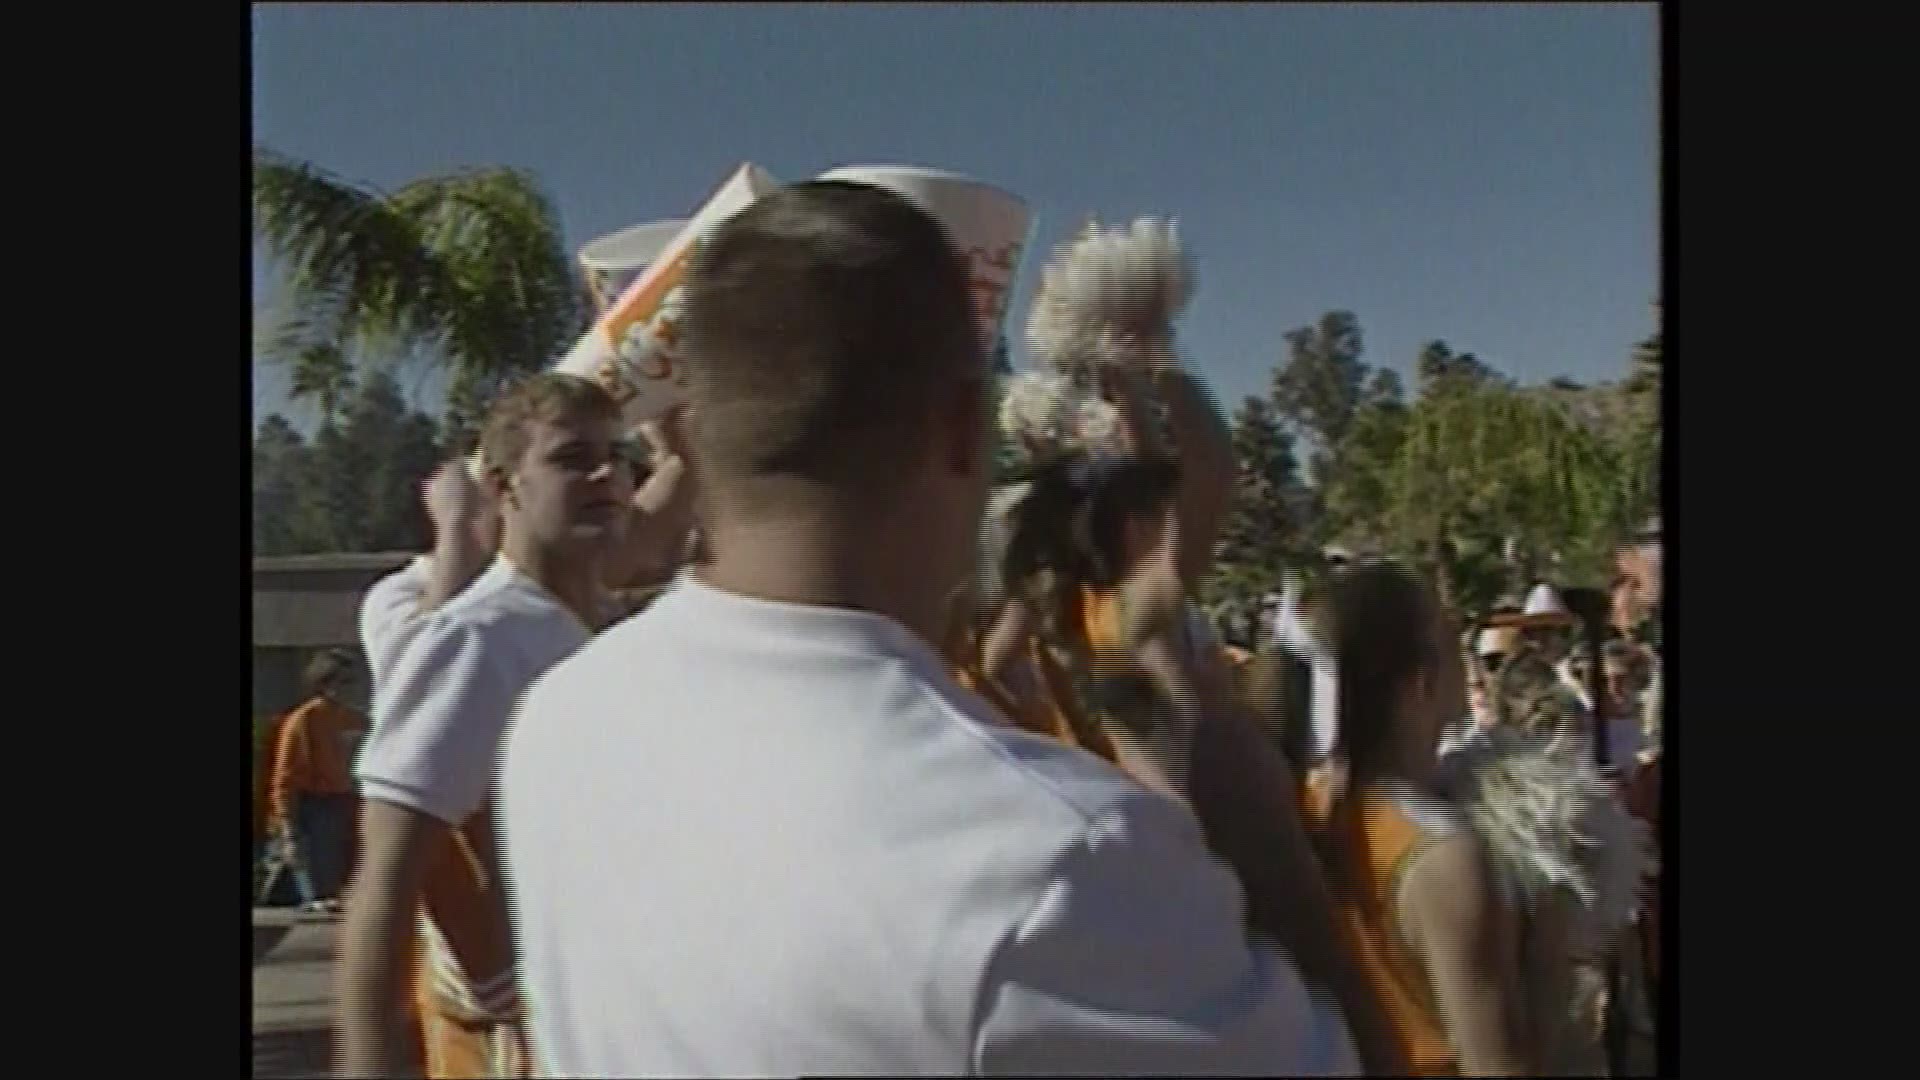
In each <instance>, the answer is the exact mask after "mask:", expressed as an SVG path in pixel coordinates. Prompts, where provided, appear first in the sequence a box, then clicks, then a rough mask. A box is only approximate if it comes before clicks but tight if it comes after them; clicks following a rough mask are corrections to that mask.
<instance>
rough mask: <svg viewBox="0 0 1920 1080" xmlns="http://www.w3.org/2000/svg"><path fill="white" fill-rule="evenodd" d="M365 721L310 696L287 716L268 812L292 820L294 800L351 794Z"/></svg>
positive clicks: (278, 740)
mask: <svg viewBox="0 0 1920 1080" xmlns="http://www.w3.org/2000/svg"><path fill="white" fill-rule="evenodd" d="M366 731H367V720H366V717H364V716H361V715H360V714H359V713H357V712H354V711H353V710H352V709H349V708H347V707H346V706H344V705H337V704H335V703H333V702H332V701H329V700H327V699H326V698H325V697H315V698H313V699H312V700H310V701H308V702H307V703H306V704H304V705H301V706H300V707H299V708H297V709H295V710H293V712H291V713H289V714H288V715H287V718H286V719H285V720H284V721H282V722H281V724H280V732H279V735H278V736H277V737H276V739H275V747H274V755H273V774H272V779H271V780H269V782H268V785H267V792H268V794H267V799H268V803H269V805H270V807H271V812H272V813H273V814H274V815H275V816H276V817H277V818H278V819H279V820H281V821H291V820H293V801H294V798H295V797H296V796H299V795H351V794H352V793H353V752H354V748H355V747H356V746H358V745H359V742H360V738H361V737H362V736H363V735H365V734H366Z"/></svg>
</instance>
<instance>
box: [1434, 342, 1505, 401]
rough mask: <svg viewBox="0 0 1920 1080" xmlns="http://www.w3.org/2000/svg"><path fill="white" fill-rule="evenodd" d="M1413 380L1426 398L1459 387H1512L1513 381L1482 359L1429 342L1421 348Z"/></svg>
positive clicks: (1443, 343)
mask: <svg viewBox="0 0 1920 1080" xmlns="http://www.w3.org/2000/svg"><path fill="white" fill-rule="evenodd" d="M1414 377H1415V379H1416V380H1417V381H1416V385H1417V386H1418V387H1419V389H1420V394H1421V396H1423V397H1424V396H1426V395H1428V394H1434V393H1442V392H1445V391H1447V390H1449V389H1453V388H1456V387H1458V388H1472V387H1477V386H1486V385H1495V386H1511V385H1513V381H1512V380H1511V379H1508V378H1507V377H1506V376H1504V375H1502V374H1500V373H1499V372H1498V371H1495V370H1494V369H1493V368H1492V367H1491V366H1490V365H1488V364H1487V363H1486V362H1484V361H1482V360H1481V359H1480V358H1479V357H1477V356H1475V355H1473V354H1472V353H1458V354H1456V353H1454V351H1453V350H1452V349H1450V348H1448V347H1447V343H1446V342H1444V341H1429V342H1427V343H1426V344H1425V345H1423V346H1421V347H1420V357H1419V359H1417V360H1416V361H1414Z"/></svg>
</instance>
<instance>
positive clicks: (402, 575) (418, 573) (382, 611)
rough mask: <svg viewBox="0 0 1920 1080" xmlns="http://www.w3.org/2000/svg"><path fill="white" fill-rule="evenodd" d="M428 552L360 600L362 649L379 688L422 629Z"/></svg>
mask: <svg viewBox="0 0 1920 1080" xmlns="http://www.w3.org/2000/svg"><path fill="white" fill-rule="evenodd" d="M427 575H428V564H427V557H426V556H425V555H421V556H417V557H415V559H414V560H413V561H412V562H410V563H408V564H407V565H405V566H403V567H401V568H400V569H398V570H395V571H394V572H393V573H391V574H388V575H387V576H386V577H383V578H381V579H380V580H379V581H376V582H374V583H373V587H372V588H370V589H368V590H367V595H366V597H365V598H363V599H362V600H361V601H360V648H361V649H363V650H365V652H366V654H367V668H368V670H370V671H371V672H372V673H373V685H374V688H375V690H376V691H377V690H378V689H379V687H380V686H381V685H382V684H384V683H385V682H386V681H387V675H388V673H389V672H391V671H392V670H393V665H394V662H395V661H397V660H399V659H400V654H401V652H403V651H404V650H405V649H406V647H407V642H409V641H412V640H413V633H414V631H415V630H418V629H419V628H420V623H421V612H420V601H421V600H422V599H424V598H425V597H426V595H427V584H428V582H427Z"/></svg>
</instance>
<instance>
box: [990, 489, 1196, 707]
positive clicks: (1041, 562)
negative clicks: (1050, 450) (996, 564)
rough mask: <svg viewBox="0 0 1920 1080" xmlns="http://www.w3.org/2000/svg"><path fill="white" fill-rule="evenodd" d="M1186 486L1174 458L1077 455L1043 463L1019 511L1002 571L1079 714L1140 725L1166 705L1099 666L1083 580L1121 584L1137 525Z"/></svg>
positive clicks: (1100, 584) (1013, 515)
mask: <svg viewBox="0 0 1920 1080" xmlns="http://www.w3.org/2000/svg"><path fill="white" fill-rule="evenodd" d="M1179 487H1180V468H1179V466H1178V465H1177V464H1175V463H1174V462H1172V461H1168V460H1163V459H1147V460H1135V459H1123V458H1108V457H1097V458H1096V457H1088V456H1087V455H1084V454H1074V455H1070V456H1066V457H1062V458H1059V459H1055V460H1052V461H1048V462H1045V463H1043V464H1040V465H1038V466H1036V467H1035V468H1034V469H1033V471H1032V480H1031V486H1030V487H1029V488H1028V490H1027V494H1026V496H1025V497H1024V498H1022V499H1021V500H1020V502H1019V503H1018V504H1016V505H1015V506H1014V507H1013V508H1012V509H1011V510H1010V511H1009V514H1008V516H1009V518H1010V522H1009V528H1008V530H1007V542H1006V550H1005V552H1004V554H1003V555H1002V557H1001V565H1000V580H1001V582H1003V583H1004V588H1005V591H1006V594H1007V595H1008V596H1010V597H1014V598H1018V599H1020V600H1022V601H1024V602H1025V603H1026V604H1027V606H1028V608H1029V609H1030V610H1031V611H1032V612H1033V617H1034V627H1035V632H1036V633H1037V634H1038V636H1039V638H1040V642H1041V644H1042V646H1044V647H1045V648H1047V649H1048V650H1049V651H1051V652H1052V653H1053V654H1054V655H1055V656H1056V657H1059V658H1060V659H1061V660H1062V661H1063V662H1064V665H1065V667H1066V669H1067V673H1068V675H1069V677H1070V679H1071V680H1072V682H1073V685H1074V689H1075V692H1076V693H1077V695H1078V697H1079V700H1078V701H1077V702H1073V703H1071V705H1072V708H1070V710H1069V712H1070V714H1071V713H1075V712H1077V713H1082V714H1086V715H1088V716H1092V715H1101V714H1103V715H1106V716H1108V717H1109V718H1111V719H1115V720H1118V721H1120V722H1121V723H1122V724H1123V725H1124V726H1126V727H1127V728H1128V729H1129V730H1132V731H1135V733H1136V734H1140V733H1141V732H1142V731H1143V730H1144V728H1145V726H1147V725H1149V724H1151V723H1152V722H1153V718H1154V717H1155V716H1156V715H1158V714H1159V712H1160V710H1159V709H1158V707H1157V705H1155V704H1154V703H1153V702H1152V700H1151V698H1150V697H1147V696H1142V694H1141V692H1140V691H1139V688H1138V687H1137V686H1134V685H1133V684H1131V683H1127V682H1125V681H1124V678H1122V681H1121V682H1119V683H1115V684H1114V685H1111V686H1109V685H1105V684H1104V682H1103V680H1105V679H1108V678H1110V677H1115V676H1124V673H1117V672H1111V671H1103V672H1096V671H1095V670H1094V664H1093V657H1092V655H1091V653H1090V650H1089V648H1088V646H1089V643H1088V642H1087V641H1086V637H1085V632H1084V628H1083V627H1081V626H1080V625H1079V624H1078V622H1077V621H1076V620H1075V615H1076V614H1077V611H1078V609H1077V608H1076V606H1075V601H1076V599H1077V598H1078V596H1079V590H1080V589H1081V588H1082V587H1091V588H1094V589H1100V590H1106V589H1111V588H1113V587H1114V586H1116V585H1118V584H1119V583H1120V580H1121V578H1122V577H1124V576H1125V575H1126V572H1127V569H1128V567H1127V566H1126V565H1125V562H1124V560H1125V557H1126V551H1125V547H1126V529H1127V524H1128V523H1129V522H1132V521H1136V520H1138V519H1140V518H1141V517H1143V516H1145V515H1148V514H1151V513H1154V512H1156V511H1158V510H1161V509H1163V508H1164V507H1165V506H1166V505H1167V504H1168V503H1169V502H1170V501H1171V500H1172V499H1173V498H1174V496H1175V494H1176V493H1177V492H1178V490H1179Z"/></svg>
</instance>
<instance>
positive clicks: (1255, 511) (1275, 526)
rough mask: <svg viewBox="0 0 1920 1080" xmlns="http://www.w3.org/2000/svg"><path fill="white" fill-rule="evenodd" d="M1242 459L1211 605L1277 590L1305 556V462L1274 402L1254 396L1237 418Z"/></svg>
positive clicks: (1210, 589)
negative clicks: (1302, 476) (1302, 465)
mask: <svg viewBox="0 0 1920 1080" xmlns="http://www.w3.org/2000/svg"><path fill="white" fill-rule="evenodd" d="M1233 447H1234V455H1235V457H1236V459H1237V461H1238V464H1239V472H1238V475H1237V476H1236V478H1235V488H1234V498H1233V505H1232V507H1231V508H1230V509H1229V510H1228V514H1227V519H1226V521H1225V522H1224V523H1223V524H1222V526H1221V530H1220V546H1219V555H1218V558H1217V559H1216V560H1215V570H1214V573H1213V574H1212V575H1211V576H1210V577H1209V579H1208V581H1207V583H1206V585H1205V586H1204V588H1203V589H1202V598H1203V600H1204V601H1205V602H1206V603H1208V604H1209V605H1211V606H1221V605H1238V604H1244V603H1247V602H1250V601H1251V600H1253V599H1254V598H1256V597H1259V596H1263V595H1265V594H1267V593H1270V592H1275V591H1277V590H1278V589H1279V588H1280V586H1281V583H1282V579H1283V577H1284V575H1285V573H1286V569H1287V567H1288V566H1289V565H1290V564H1292V563H1295V562H1296V561H1297V560H1298V557H1299V554H1300V552H1299V550H1298V549H1299V547H1300V545H1301V543H1302V542H1303V539H1304V533H1303V532H1302V526H1303V525H1304V524H1305V522H1304V521H1303V520H1302V517H1303V513H1304V511H1305V510H1306V509H1307V507H1308V505H1309V501H1308V498H1307V492H1306V490H1305V486H1304V485H1303V484H1302V483H1301V482H1300V477H1299V462H1298V461H1297V460H1296V459H1295V457H1294V453H1293V445H1292V443H1291V441H1290V440H1289V439H1288V438H1287V433H1286V431H1285V430H1284V429H1283V427H1282V425H1281V423H1280V418H1279V416H1278V415H1277V413H1276V412H1275V411H1274V407H1273V403H1272V402H1270V401H1268V400H1267V399H1265V398H1260V397H1249V398H1247V399H1246V400H1245V401H1243V402H1241V404H1240V408H1239V410H1238V411H1236V412H1235V413H1234V417H1233Z"/></svg>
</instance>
